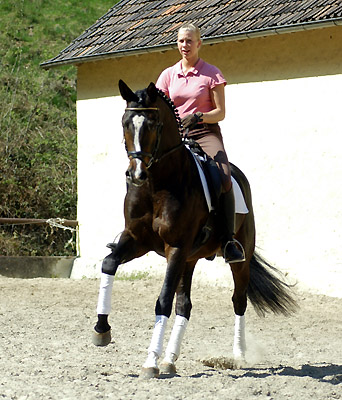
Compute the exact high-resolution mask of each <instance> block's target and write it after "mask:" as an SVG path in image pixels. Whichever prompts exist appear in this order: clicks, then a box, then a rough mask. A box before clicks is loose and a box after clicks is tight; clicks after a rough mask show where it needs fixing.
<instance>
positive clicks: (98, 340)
mask: <svg viewBox="0 0 342 400" xmlns="http://www.w3.org/2000/svg"><path fill="white" fill-rule="evenodd" d="M111 340H112V335H111V333H110V330H109V331H107V332H104V333H98V332H96V331H94V332H93V336H92V342H93V344H94V345H95V346H107V345H108V344H109V343H110V342H111Z"/></svg>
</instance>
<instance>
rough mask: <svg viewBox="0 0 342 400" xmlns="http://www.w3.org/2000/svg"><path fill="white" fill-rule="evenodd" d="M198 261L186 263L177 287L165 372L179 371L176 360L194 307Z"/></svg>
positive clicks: (165, 359) (171, 373)
mask: <svg viewBox="0 0 342 400" xmlns="http://www.w3.org/2000/svg"><path fill="white" fill-rule="evenodd" d="M196 262H197V261H193V262H188V263H187V264H186V268H185V271H184V274H183V276H182V278H181V280H180V282H179V285H178V288H177V301H176V318H175V322H174V325H173V328H172V332H171V336H170V339H169V342H168V345H167V348H166V350H165V356H164V359H163V362H162V365H161V368H162V372H163V373H165V374H170V375H174V374H176V372H177V371H176V366H175V362H176V361H177V359H178V357H179V355H180V349H181V344H182V341H183V337H184V334H185V331H186V328H187V326H188V322H189V319H190V313H191V308H192V303H191V297H190V293H191V282H192V275H193V272H194V268H195V265H196Z"/></svg>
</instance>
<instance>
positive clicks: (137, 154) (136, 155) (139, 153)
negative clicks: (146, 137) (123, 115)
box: [125, 107, 184, 169]
mask: <svg viewBox="0 0 342 400" xmlns="http://www.w3.org/2000/svg"><path fill="white" fill-rule="evenodd" d="M125 111H157V112H158V113H159V108H158V107H126V108H125ZM162 129H163V124H162V123H161V122H158V124H157V138H156V143H155V146H154V149H153V152H152V153H147V152H145V151H127V149H126V151H127V155H128V157H129V158H133V159H134V158H137V159H138V160H140V161H141V162H143V163H144V164H145V165H146V168H147V169H149V168H150V167H151V165H152V164H155V163H157V162H158V161H160V160H161V159H163V158H164V157H166V156H169V155H170V154H172V153H174V152H175V151H176V150H178V149H179V148H181V147H183V146H184V142H183V141H182V142H181V143H180V144H178V145H177V146H175V147H173V148H172V149H170V150H169V151H167V152H166V153H164V154H162V155H161V156H160V157H159V158H157V157H156V155H157V152H158V150H159V146H160V140H161V134H162ZM143 157H149V158H150V160H149V161H148V163H146V162H145V161H144V159H143Z"/></svg>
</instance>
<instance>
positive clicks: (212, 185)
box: [185, 139, 222, 211]
mask: <svg viewBox="0 0 342 400" xmlns="http://www.w3.org/2000/svg"><path fill="white" fill-rule="evenodd" d="M185 145H186V146H187V148H188V149H189V150H190V151H191V153H192V154H193V156H194V158H195V159H196V160H197V162H198V163H199V164H200V166H201V167H202V171H203V173H204V176H205V180H206V183H207V185H208V189H209V195H210V199H207V202H208V200H209V202H211V210H210V206H209V204H208V207H209V210H210V211H212V210H218V207H219V197H220V195H221V192H222V183H221V177H220V171H219V169H218V167H217V164H216V162H215V161H214V160H213V159H212V158H211V157H210V156H209V155H208V154H207V153H206V152H205V151H204V150H203V149H202V147H201V146H200V145H199V144H198V143H197V142H196V141H195V140H193V139H186V140H185ZM202 183H203V182H202ZM204 191H205V188H204Z"/></svg>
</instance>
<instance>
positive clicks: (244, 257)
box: [222, 239, 246, 264]
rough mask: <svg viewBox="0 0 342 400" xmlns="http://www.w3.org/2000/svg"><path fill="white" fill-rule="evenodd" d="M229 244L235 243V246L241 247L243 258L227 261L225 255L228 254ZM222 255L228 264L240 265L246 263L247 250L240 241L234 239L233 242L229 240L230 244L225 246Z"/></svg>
mask: <svg viewBox="0 0 342 400" xmlns="http://www.w3.org/2000/svg"><path fill="white" fill-rule="evenodd" d="M229 243H234V245H236V244H237V245H238V247H240V252H241V254H242V257H241V258H238V259H236V260H234V259H233V260H229V261H226V256H225V254H226V247H227V246H228V244H229ZM222 253H223V254H222V255H223V258H224V259H225V261H226V262H228V263H232V264H233V263H238V262H244V261H246V253H245V249H244V248H243V246H242V244H241V243H240V242H239V241H238V240H236V239H233V240H228V242H227V243H226V244H225V245H224V247H223V251H222Z"/></svg>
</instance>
